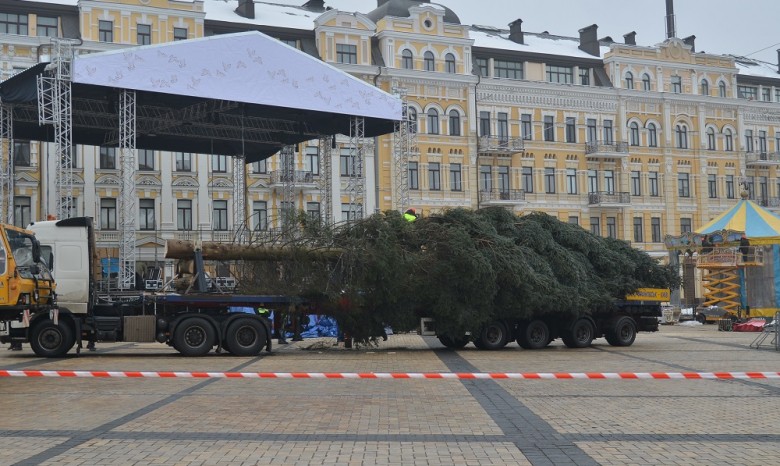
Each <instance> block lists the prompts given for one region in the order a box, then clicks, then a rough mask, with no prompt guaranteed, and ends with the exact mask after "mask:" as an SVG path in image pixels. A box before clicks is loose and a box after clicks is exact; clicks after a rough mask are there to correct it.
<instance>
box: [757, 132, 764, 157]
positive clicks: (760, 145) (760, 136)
mask: <svg viewBox="0 0 780 466" xmlns="http://www.w3.org/2000/svg"><path fill="white" fill-rule="evenodd" d="M758 151H759V152H760V153H762V154H766V131H764V130H761V131H759V132H758Z"/></svg>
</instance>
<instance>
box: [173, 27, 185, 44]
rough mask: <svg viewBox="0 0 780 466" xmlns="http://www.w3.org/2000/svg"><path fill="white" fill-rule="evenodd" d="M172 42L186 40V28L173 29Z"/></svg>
mask: <svg viewBox="0 0 780 466" xmlns="http://www.w3.org/2000/svg"><path fill="white" fill-rule="evenodd" d="M173 40H174V41H177V40H187V28H173Z"/></svg>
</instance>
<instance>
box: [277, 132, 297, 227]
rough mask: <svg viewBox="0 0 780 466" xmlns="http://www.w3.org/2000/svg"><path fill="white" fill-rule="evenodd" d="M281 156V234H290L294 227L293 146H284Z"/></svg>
mask: <svg viewBox="0 0 780 466" xmlns="http://www.w3.org/2000/svg"><path fill="white" fill-rule="evenodd" d="M280 156H281V162H282V163H281V165H282V166H281V173H280V175H281V177H280V178H281V182H282V205H281V208H282V210H281V212H282V215H281V217H282V218H281V221H282V232H283V234H285V235H290V234H292V231H293V228H294V226H295V146H290V145H287V146H284V147H283V148H282V150H281V152H280Z"/></svg>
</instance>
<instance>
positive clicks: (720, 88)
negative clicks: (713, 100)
mask: <svg viewBox="0 0 780 466" xmlns="http://www.w3.org/2000/svg"><path fill="white" fill-rule="evenodd" d="M718 95H719V96H720V97H726V83H724V82H723V81H721V82H719V83H718Z"/></svg>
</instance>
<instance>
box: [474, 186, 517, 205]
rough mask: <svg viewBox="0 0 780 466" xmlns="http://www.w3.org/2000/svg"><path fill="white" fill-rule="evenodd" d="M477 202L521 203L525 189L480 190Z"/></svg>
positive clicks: (487, 203)
mask: <svg viewBox="0 0 780 466" xmlns="http://www.w3.org/2000/svg"><path fill="white" fill-rule="evenodd" d="M479 202H480V203H482V204H486V205H489V204H522V203H525V191H523V190H522V189H509V190H505V191H499V190H493V191H480V192H479Z"/></svg>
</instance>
